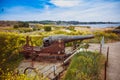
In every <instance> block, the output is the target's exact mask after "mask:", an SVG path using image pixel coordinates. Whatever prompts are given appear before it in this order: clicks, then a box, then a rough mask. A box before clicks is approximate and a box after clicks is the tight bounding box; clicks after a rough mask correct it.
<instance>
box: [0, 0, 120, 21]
mask: <svg viewBox="0 0 120 80" xmlns="http://www.w3.org/2000/svg"><path fill="white" fill-rule="evenodd" d="M71 1H72V0H71ZM119 4H120V3H117V2H114V3H111V2H110V3H100V2H96V3H95V2H94V3H93V2H86V3H84V2H83V4H81V5H78V6H77V7H76V6H74V7H69V8H67V9H66V8H63V7H62V8H59V7H57V8H50V5H46V6H45V7H44V9H42V10H40V9H33V8H30V9H28V8H25V7H24V8H22V7H16V8H12V9H10V10H9V11H7V13H6V14H3V15H0V17H1V18H0V19H1V20H2V19H3V20H68V21H70V20H76V21H120V15H119V14H120V10H119ZM15 11H16V12H15ZM16 13H17V14H16Z"/></svg>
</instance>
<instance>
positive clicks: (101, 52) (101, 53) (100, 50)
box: [100, 43, 102, 54]
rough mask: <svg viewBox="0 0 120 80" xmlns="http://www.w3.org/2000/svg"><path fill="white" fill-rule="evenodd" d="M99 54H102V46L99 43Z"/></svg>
mask: <svg viewBox="0 0 120 80" xmlns="http://www.w3.org/2000/svg"><path fill="white" fill-rule="evenodd" d="M100 54H102V44H101V43H100Z"/></svg>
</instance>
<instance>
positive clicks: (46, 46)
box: [22, 35, 94, 61]
mask: <svg viewBox="0 0 120 80" xmlns="http://www.w3.org/2000/svg"><path fill="white" fill-rule="evenodd" d="M91 38H94V36H93V35H86V36H66V35H55V36H49V37H45V38H43V46H42V47H36V46H30V45H29V40H30V39H29V37H27V38H26V44H25V45H24V46H23V51H22V54H24V56H25V57H26V58H32V59H34V60H38V61H41V60H45V59H47V60H51V59H52V60H64V59H65V58H66V57H67V56H68V55H67V54H66V53H65V44H66V43H68V42H74V41H78V40H80V41H82V40H85V39H91Z"/></svg>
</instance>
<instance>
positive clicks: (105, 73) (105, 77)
mask: <svg viewBox="0 0 120 80" xmlns="http://www.w3.org/2000/svg"><path fill="white" fill-rule="evenodd" d="M104 75H105V76H104V80H106V79H107V61H105V72H104Z"/></svg>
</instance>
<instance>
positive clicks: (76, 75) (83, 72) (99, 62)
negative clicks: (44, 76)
mask: <svg viewBox="0 0 120 80" xmlns="http://www.w3.org/2000/svg"><path fill="white" fill-rule="evenodd" d="M104 60H105V58H104V57H103V55H100V54H99V53H98V52H80V53H78V54H76V55H75V56H74V57H73V59H72V61H71V63H70V66H69V68H68V70H67V72H66V75H65V77H64V79H63V80H101V77H100V75H101V70H102V69H103V67H104Z"/></svg>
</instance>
